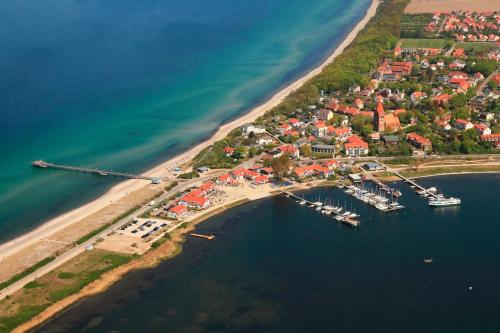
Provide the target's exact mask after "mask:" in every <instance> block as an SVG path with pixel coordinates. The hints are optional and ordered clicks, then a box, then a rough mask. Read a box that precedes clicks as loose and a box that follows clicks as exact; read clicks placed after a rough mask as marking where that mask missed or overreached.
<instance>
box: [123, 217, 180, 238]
mask: <svg viewBox="0 0 500 333" xmlns="http://www.w3.org/2000/svg"><path fill="white" fill-rule="evenodd" d="M171 224H172V222H171V221H166V220H161V219H154V218H137V219H135V220H134V221H131V222H130V223H127V224H125V225H124V226H123V227H121V228H120V229H119V230H118V234H120V235H126V236H132V237H136V238H140V239H143V240H144V241H148V240H149V238H150V237H151V236H154V235H156V234H157V233H159V232H160V231H161V230H164V229H166V228H167V227H168V226H170V225H171Z"/></svg>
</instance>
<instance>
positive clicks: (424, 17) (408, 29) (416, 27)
mask: <svg viewBox="0 0 500 333" xmlns="http://www.w3.org/2000/svg"><path fill="white" fill-rule="evenodd" d="M431 20H432V14H415V15H409V14H405V15H403V16H402V17H401V26H400V30H401V38H432V37H434V36H435V33H433V32H427V31H425V29H424V28H425V26H426V25H427V23H429V22H430V21H431Z"/></svg>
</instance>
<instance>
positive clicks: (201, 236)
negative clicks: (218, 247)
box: [189, 233, 215, 240]
mask: <svg viewBox="0 0 500 333" xmlns="http://www.w3.org/2000/svg"><path fill="white" fill-rule="evenodd" d="M189 236H193V237H198V238H204V239H208V240H212V239H214V238H215V236H214V235H202V234H195V233H191V234H189Z"/></svg>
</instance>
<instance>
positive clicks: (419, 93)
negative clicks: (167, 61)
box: [410, 91, 427, 104]
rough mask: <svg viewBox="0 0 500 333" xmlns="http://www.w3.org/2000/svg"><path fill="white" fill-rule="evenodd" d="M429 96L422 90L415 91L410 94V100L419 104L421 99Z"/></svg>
mask: <svg viewBox="0 0 500 333" xmlns="http://www.w3.org/2000/svg"><path fill="white" fill-rule="evenodd" d="M426 97H427V94H426V93H425V92H422V91H414V92H413V93H412V94H411V95H410V100H411V102H412V103H413V104H418V103H419V102H420V101H421V100H423V99H424V98H426Z"/></svg>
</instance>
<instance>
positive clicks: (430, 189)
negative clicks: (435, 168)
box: [427, 186, 437, 193]
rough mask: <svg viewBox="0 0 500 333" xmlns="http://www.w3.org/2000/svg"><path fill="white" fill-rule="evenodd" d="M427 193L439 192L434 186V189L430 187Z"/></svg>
mask: <svg viewBox="0 0 500 333" xmlns="http://www.w3.org/2000/svg"><path fill="white" fill-rule="evenodd" d="M427 192H431V193H436V192H437V188H435V187H434V186H433V187H429V188H428V189H427Z"/></svg>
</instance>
